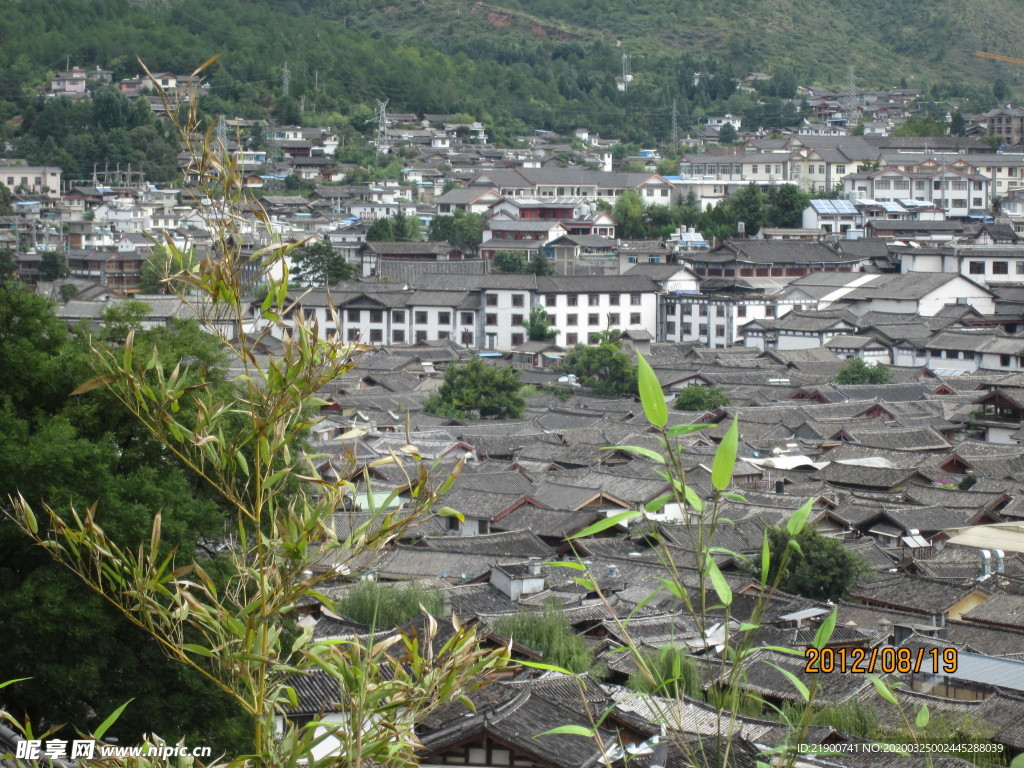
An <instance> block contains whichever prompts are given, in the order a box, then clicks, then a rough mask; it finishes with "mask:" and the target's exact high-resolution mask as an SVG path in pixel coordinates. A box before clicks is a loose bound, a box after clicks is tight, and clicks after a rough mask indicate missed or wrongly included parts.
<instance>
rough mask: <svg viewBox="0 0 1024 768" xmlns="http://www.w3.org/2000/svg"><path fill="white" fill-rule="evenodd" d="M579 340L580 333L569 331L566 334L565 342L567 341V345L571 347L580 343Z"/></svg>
mask: <svg viewBox="0 0 1024 768" xmlns="http://www.w3.org/2000/svg"><path fill="white" fill-rule="evenodd" d="M579 340H580V335H579V334H578V333H567V334H565V343H566V345H567V346H570V347H571V346H572V345H573V344H578V343H579Z"/></svg>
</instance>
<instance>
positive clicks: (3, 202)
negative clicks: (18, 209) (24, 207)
mask: <svg viewBox="0 0 1024 768" xmlns="http://www.w3.org/2000/svg"><path fill="white" fill-rule="evenodd" d="M13 213H14V195H13V194H12V193H11V190H9V189H8V188H7V187H6V186H4V185H3V184H0V216H10V215H12V214H13Z"/></svg>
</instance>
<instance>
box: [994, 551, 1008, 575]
mask: <svg viewBox="0 0 1024 768" xmlns="http://www.w3.org/2000/svg"><path fill="white" fill-rule="evenodd" d="M992 555H993V561H994V562H993V563H992V566H993V567H992V571H993V573H1005V570H1006V559H1005V557H1004V555H1003V550H1001V549H993V550H992Z"/></svg>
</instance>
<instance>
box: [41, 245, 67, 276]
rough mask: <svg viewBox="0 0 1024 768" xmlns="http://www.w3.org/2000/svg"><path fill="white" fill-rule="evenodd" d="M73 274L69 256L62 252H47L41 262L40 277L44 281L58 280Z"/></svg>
mask: <svg viewBox="0 0 1024 768" xmlns="http://www.w3.org/2000/svg"><path fill="white" fill-rule="evenodd" d="M70 274H71V267H69V266H68V257H67V254H65V253H62V252H60V251H46V252H45V253H43V256H42V258H41V259H40V260H39V276H40V277H41V278H43V280H57V279H58V278H61V277H67V276H68V275H70Z"/></svg>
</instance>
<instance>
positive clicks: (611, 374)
mask: <svg viewBox="0 0 1024 768" xmlns="http://www.w3.org/2000/svg"><path fill="white" fill-rule="evenodd" d="M615 338H617V333H616V332H606V333H602V334H599V335H598V344H597V345H596V346H588V345H584V344H577V345H576V346H575V347H573V348H572V349H571V350H570V351H569V353H568V354H566V356H565V357H564V358H563V359H562V364H561V365H560V366H559V370H561V371H564V372H566V373H571V374H573V375H574V376H576V377H577V378H578V379H579V380H580V383H581V384H583V386H585V387H587V388H589V389H590V390H592V391H593V392H594V394H597V395H635V394H636V391H637V390H636V366H635V365H634V364H633V361H632V360H630V359H629V356H628V355H626V354H625V353H624V352H623V351H622V349H621V347H620V345H619V343H618V342H617V341H615Z"/></svg>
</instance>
